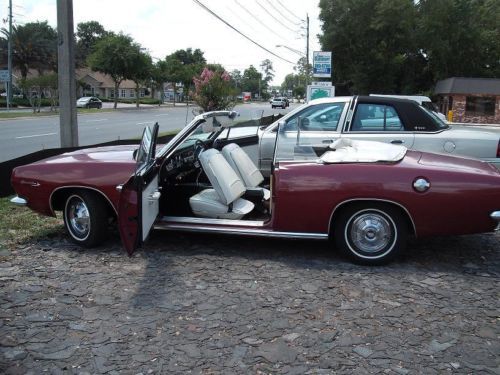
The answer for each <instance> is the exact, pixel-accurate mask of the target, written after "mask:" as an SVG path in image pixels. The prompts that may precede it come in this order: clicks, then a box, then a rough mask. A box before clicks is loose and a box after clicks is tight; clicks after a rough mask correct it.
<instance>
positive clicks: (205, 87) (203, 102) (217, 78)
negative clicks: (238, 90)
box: [193, 67, 234, 112]
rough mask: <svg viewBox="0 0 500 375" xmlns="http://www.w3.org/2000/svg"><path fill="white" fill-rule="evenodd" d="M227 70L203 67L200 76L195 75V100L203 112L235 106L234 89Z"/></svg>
mask: <svg viewBox="0 0 500 375" xmlns="http://www.w3.org/2000/svg"><path fill="white" fill-rule="evenodd" d="M230 78H231V77H230V76H229V74H228V73H227V72H226V71H220V70H215V71H213V70H210V69H208V68H207V67H205V68H204V69H203V71H202V72H201V74H200V76H199V77H193V82H194V86H195V94H194V101H195V102H196V104H198V105H199V106H200V107H201V108H202V110H203V112H209V111H217V110H223V109H231V108H233V107H234V101H233V99H232V96H233V94H234V92H233V91H234V89H233V88H232V85H231V82H230Z"/></svg>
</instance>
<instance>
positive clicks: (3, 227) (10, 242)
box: [0, 197, 64, 249]
mask: <svg viewBox="0 0 500 375" xmlns="http://www.w3.org/2000/svg"><path fill="white" fill-rule="evenodd" d="M63 230H64V227H63V221H62V219H60V218H52V217H46V216H41V215H38V214H37V213H35V212H33V211H32V210H30V209H29V208H27V207H21V206H16V205H14V204H12V203H10V197H9V198H0V249H12V248H13V247H15V246H16V245H21V244H25V243H28V242H32V241H36V240H39V239H42V238H44V237H47V236H54V235H56V234H60V233H62V231H63Z"/></svg>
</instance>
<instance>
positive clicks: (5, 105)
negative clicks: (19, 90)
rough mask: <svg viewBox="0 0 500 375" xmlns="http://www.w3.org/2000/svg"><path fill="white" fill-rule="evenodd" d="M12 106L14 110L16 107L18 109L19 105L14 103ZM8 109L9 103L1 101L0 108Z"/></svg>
mask: <svg viewBox="0 0 500 375" xmlns="http://www.w3.org/2000/svg"><path fill="white" fill-rule="evenodd" d="M10 106H11V107H12V108H15V107H17V104H16V103H14V102H12V103H10ZM6 107H7V101H6V100H0V108H6Z"/></svg>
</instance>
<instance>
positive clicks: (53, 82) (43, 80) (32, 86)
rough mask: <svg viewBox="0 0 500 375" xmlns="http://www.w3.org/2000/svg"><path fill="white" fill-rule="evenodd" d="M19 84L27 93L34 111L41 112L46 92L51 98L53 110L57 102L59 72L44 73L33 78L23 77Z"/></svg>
mask: <svg viewBox="0 0 500 375" xmlns="http://www.w3.org/2000/svg"><path fill="white" fill-rule="evenodd" d="M19 86H20V87H21V89H22V90H23V91H24V92H25V93H26V96H27V98H28V100H29V102H30V105H31V108H32V109H33V113H35V112H40V107H41V105H42V97H43V96H44V94H45V93H46V92H48V94H49V95H48V96H49V98H50V110H51V111H53V110H54V108H55V105H56V102H57V99H58V97H57V95H58V94H57V74H55V73H50V74H43V75H40V76H37V77H33V78H21V80H20V82H19Z"/></svg>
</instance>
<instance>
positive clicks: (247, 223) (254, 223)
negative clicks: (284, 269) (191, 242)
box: [160, 216, 264, 227]
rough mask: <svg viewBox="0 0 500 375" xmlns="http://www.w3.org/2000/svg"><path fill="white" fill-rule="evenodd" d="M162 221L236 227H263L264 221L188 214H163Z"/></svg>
mask: <svg viewBox="0 0 500 375" xmlns="http://www.w3.org/2000/svg"><path fill="white" fill-rule="evenodd" d="M160 221H162V222H167V223H179V224H213V225H228V226H236V227H262V226H264V221H261V220H230V219H210V218H201V217H188V216H163V217H162V218H161V219H160Z"/></svg>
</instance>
